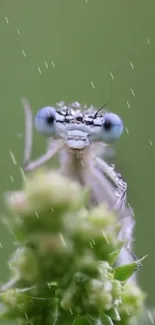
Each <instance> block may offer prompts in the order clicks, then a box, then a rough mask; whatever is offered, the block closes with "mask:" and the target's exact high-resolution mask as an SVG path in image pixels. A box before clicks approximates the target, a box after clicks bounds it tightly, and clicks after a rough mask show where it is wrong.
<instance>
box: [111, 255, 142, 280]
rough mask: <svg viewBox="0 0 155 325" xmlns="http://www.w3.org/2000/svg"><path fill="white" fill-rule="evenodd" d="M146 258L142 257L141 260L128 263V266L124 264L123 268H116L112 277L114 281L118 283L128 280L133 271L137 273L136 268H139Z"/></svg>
mask: <svg viewBox="0 0 155 325" xmlns="http://www.w3.org/2000/svg"><path fill="white" fill-rule="evenodd" d="M146 257H147V255H146V256H144V257H142V258H141V259H139V260H137V261H135V262H133V263H130V264H126V265H123V266H118V267H116V268H115V269H114V277H115V279H116V280H119V281H126V280H128V279H129V278H130V277H131V276H132V275H133V273H134V272H135V271H137V268H138V267H140V266H141V262H142V261H143V260H144V259H145V258H146Z"/></svg>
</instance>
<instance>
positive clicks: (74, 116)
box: [22, 99, 134, 260]
mask: <svg viewBox="0 0 155 325" xmlns="http://www.w3.org/2000/svg"><path fill="white" fill-rule="evenodd" d="M22 102H23V106H24V112H25V149H24V169H25V170H26V171H31V170H34V169H35V168H37V167H39V166H41V165H42V164H44V163H45V162H47V161H48V160H50V159H52V157H54V156H55V155H56V154H59V158H60V170H59V171H60V173H62V174H64V175H66V176H67V177H71V178H72V179H76V180H77V181H78V182H80V184H82V185H83V186H84V185H86V186H88V187H89V188H90V190H91V204H93V205H95V204H98V203H101V202H105V203H106V204H107V205H108V206H109V208H110V209H113V210H115V211H116V214H117V215H118V218H121V224H122V228H121V231H120V238H121V239H122V240H124V239H125V240H127V241H128V249H129V244H130V242H131V240H132V232H133V227H134V219H133V216H132V211H131V209H130V208H129V207H128V206H127V199H126V192H127V184H126V182H124V181H123V179H122V177H121V175H120V174H118V173H117V172H116V171H115V170H114V168H113V167H111V166H109V165H108V163H107V162H106V161H105V157H106V148H107V145H108V144H110V143H112V142H114V141H116V140H117V139H119V137H120V136H121V134H122V132H123V122H122V120H121V119H120V117H119V116H118V115H116V114H114V113H109V112H106V111H105V110H104V111H102V109H103V107H102V108H101V109H98V110H97V109H95V108H94V107H93V106H90V107H85V106H82V105H80V104H79V103H78V102H74V103H72V104H70V105H65V103H64V102H60V103H58V104H57V105H56V107H55V108H53V107H49V106H48V107H44V108H42V109H40V110H39V111H38V113H37V114H36V116H35V127H36V129H37V131H38V132H39V133H40V134H41V135H43V136H45V137H46V138H47V139H48V141H47V142H48V143H47V151H46V153H45V154H44V155H43V156H41V157H40V158H38V159H37V160H35V161H31V153H32V142H33V141H32V140H33V139H32V138H33V136H32V135H33V134H32V131H33V117H32V111H31V107H30V104H29V102H28V100H27V99H23V101H22ZM101 112H102V113H101ZM129 256H130V258H129V260H130V259H131V254H129ZM123 259H124V258H123Z"/></svg>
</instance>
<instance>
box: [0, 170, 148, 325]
mask: <svg viewBox="0 0 155 325" xmlns="http://www.w3.org/2000/svg"><path fill="white" fill-rule="evenodd" d="M6 202H7V206H8V210H9V211H8V214H9V215H10V217H8V223H9V225H10V226H11V227H12V231H13V232H14V234H15V236H16V244H17V249H16V251H15V253H14V254H13V256H12V257H11V259H10V261H9V265H10V268H11V275H12V277H11V279H10V280H9V281H8V282H7V283H6V284H4V285H2V286H1V291H0V302H1V310H0V315H1V317H2V318H6V319H11V320H13V319H14V321H15V323H16V324H19V325H26V324H33V325H42V324H44V325H50V324H55V323H56V324H57V325H59V324H64V325H70V324H72V323H73V321H74V320H75V319H78V317H82V318H84V319H85V322H88V323H89V324H90V323H91V324H92V323H93V324H99V323H100V324H103V325H112V324H117V323H118V324H119V325H129V324H132V322H133V321H134V320H135V319H137V317H138V316H139V315H140V313H141V311H142V310H143V307H144V300H145V295H144V293H143V292H142V291H141V290H140V288H139V287H138V286H137V285H136V284H129V283H128V281H127V280H128V279H129V278H130V277H131V276H132V274H133V273H134V272H135V271H136V269H137V266H138V263H139V261H138V262H133V263H131V264H127V265H122V266H118V267H116V266H115V262H116V260H117V257H118V255H119V252H120V250H121V248H122V247H123V245H124V243H123V242H121V241H119V240H118V233H119V230H120V227H121V225H120V224H119V223H118V220H117V219H116V216H115V215H113V213H112V212H110V211H109V210H108V208H107V207H106V206H105V205H104V204H101V205H99V206H97V207H93V208H88V206H89V205H88V202H89V191H88V189H84V188H82V187H81V186H80V185H79V184H77V183H76V182H73V181H71V180H69V179H68V178H65V177H63V176H61V175H60V174H58V173H57V172H51V171H48V170H39V171H37V172H36V173H34V174H32V175H31V176H29V177H28V179H27V180H26V181H25V183H24V185H23V189H22V190H21V191H17V192H13V193H9V194H8V195H7V197H6ZM78 324H82V323H81V321H79V320H78ZM134 324H136V323H134Z"/></svg>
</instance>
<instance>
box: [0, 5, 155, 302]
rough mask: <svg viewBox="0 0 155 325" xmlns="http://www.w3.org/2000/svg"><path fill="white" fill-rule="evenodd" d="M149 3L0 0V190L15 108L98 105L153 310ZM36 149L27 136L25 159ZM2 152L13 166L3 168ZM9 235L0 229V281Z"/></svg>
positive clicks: (154, 129) (19, 122)
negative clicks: (119, 125)
mask: <svg viewBox="0 0 155 325" xmlns="http://www.w3.org/2000/svg"><path fill="white" fill-rule="evenodd" d="M154 31H155V2H154V1H153V0H147V1H141V0H136V1H135V0H130V1H126V0H87V1H86V0H44V1H43V0H32V1H30V0H27V1H24V0H13V1H11V0H0V150H1V151H0V191H1V211H2V212H3V193H4V191H6V190H12V189H18V188H19V187H20V185H21V182H22V176H21V173H20V166H21V164H22V155H23V127H24V120H23V111H22V107H21V103H20V99H21V97H22V96H23V95H25V96H27V97H28V98H29V99H30V101H31V103H32V107H33V111H34V112H36V111H37V110H38V109H39V108H40V107H42V106H46V105H54V104H55V103H56V102H57V101H60V100H65V101H66V102H70V101H73V100H78V101H80V102H82V103H88V104H92V103H93V104H94V105H96V106H97V107H99V106H101V105H103V104H104V103H105V102H107V101H108V108H109V110H111V111H113V112H115V113H117V114H119V115H120V116H121V117H122V119H123V121H124V124H125V127H126V128H127V130H125V132H124V135H123V136H122V138H121V139H120V141H119V142H118V143H117V144H116V146H115V147H116V149H117V151H116V152H117V154H116V156H115V157H114V158H113V159H112V162H114V163H115V164H116V166H117V170H118V171H119V172H121V173H122V175H123V177H124V178H125V180H126V181H127V182H128V198H129V202H130V204H131V206H132V207H133V209H134V212H135V217H136V231H135V252H136V254H137V255H138V256H139V257H141V256H143V255H145V254H148V258H147V260H146V261H145V262H144V266H143V268H142V269H141V270H140V271H139V281H140V284H141V287H142V288H143V289H144V290H145V291H146V292H147V293H148V302H149V304H152V305H154V304H155V294H154V274H155V252H154V245H155V194H154V189H155V32H154ZM44 149H45V144H44V141H43V139H42V138H41V137H40V136H39V135H38V136H37V135H36V136H35V145H34V155H36V156H37V155H39V154H41V153H42V152H43V150H44ZM10 150H11V151H12V152H13V153H14V155H15V158H16V161H17V164H16V165H15V164H13V161H12V159H11V157H10ZM13 247H14V246H13V238H12V236H11V234H10V233H9V231H8V230H7V229H6V228H5V227H4V226H3V225H2V224H1V225H0V282H2V281H4V280H6V279H7V277H8V275H9V268H8V266H7V259H8V257H9V254H10V253H11V252H12V250H13Z"/></svg>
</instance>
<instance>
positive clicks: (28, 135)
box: [22, 98, 33, 165]
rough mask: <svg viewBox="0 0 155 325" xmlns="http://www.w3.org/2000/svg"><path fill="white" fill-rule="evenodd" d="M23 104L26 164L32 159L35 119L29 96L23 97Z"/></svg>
mask: <svg viewBox="0 0 155 325" xmlns="http://www.w3.org/2000/svg"><path fill="white" fill-rule="evenodd" d="M22 105H23V108H24V115H25V137H24V138H25V139H24V141H25V144H24V165H25V164H26V163H28V161H29V160H30V159H31V153H32V141H33V119H32V110H31V106H30V104H29V101H28V99H27V98H22Z"/></svg>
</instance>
